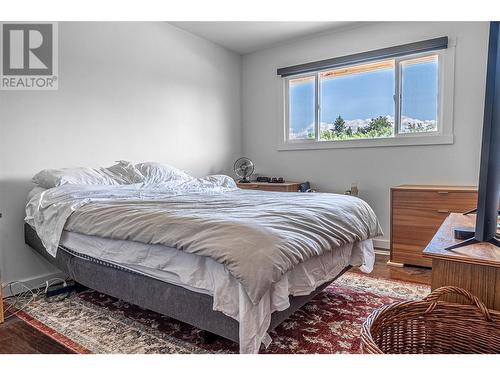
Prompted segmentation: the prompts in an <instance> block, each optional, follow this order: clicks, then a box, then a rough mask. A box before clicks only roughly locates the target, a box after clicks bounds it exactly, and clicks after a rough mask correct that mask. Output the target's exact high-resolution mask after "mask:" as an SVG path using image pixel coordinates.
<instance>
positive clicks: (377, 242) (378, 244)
mask: <svg viewBox="0 0 500 375" xmlns="http://www.w3.org/2000/svg"><path fill="white" fill-rule="evenodd" d="M373 247H374V248H375V249H380V250H387V251H389V250H390V249H391V242H390V241H389V240H383V239H379V238H375V239H373Z"/></svg>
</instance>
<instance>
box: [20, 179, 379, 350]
mask: <svg viewBox="0 0 500 375" xmlns="http://www.w3.org/2000/svg"><path fill="white" fill-rule="evenodd" d="M119 172H120V171H119ZM142 173H143V174H146V173H144V172H142ZM156 177H158V175H156ZM163 179H164V176H162V178H160V182H159V181H153V183H151V181H149V182H148V181H140V182H138V181H137V180H131V181H127V180H125V183H123V181H122V182H121V183H120V184H112V185H111V186H107V185H93V184H85V183H84V184H81V183H76V184H74V183H65V184H59V185H57V186H53V187H51V186H45V187H43V186H38V187H36V188H35V189H34V190H33V191H32V192H31V193H30V196H29V199H28V204H27V208H26V223H25V239H26V243H27V244H28V245H30V246H31V247H32V248H33V249H35V250H36V251H38V252H39V253H40V254H42V256H44V257H45V258H46V259H47V260H49V261H50V262H52V263H53V264H55V265H56V266H57V267H58V268H60V269H61V270H62V271H64V272H65V273H67V274H68V275H69V276H70V277H71V278H73V279H74V280H75V281H77V282H78V283H80V284H83V285H85V286H87V287H90V288H93V289H96V290H98V291H100V292H102V293H106V294H109V295H112V296H114V297H117V298H120V299H123V300H125V301H127V302H130V303H134V304H137V305H139V306H141V307H144V308H148V309H151V310H153V311H156V312H159V313H162V314H164V315H167V316H170V317H172V318H175V319H178V320H180V321H183V322H186V323H189V324H192V325H194V326H196V327H198V328H200V329H202V330H205V331H208V332H211V333H214V334H217V335H220V336H222V337H225V338H228V339H230V340H233V341H235V342H239V344H240V352H241V353H257V352H258V350H259V348H260V346H261V345H262V344H263V345H268V344H269V342H270V337H269V335H268V333H267V332H268V331H270V330H272V329H273V328H275V327H276V326H277V325H279V324H280V323H281V322H283V321H284V320H285V319H286V318H287V317H288V316H290V315H291V314H292V313H293V312H294V311H296V310H297V309H298V308H300V307H301V306H303V305H304V304H305V303H307V301H309V300H310V299H311V298H313V297H314V296H315V295H316V294H317V293H319V292H320V291H321V290H323V289H324V288H325V287H326V286H327V285H329V284H330V283H331V282H332V281H333V280H335V279H336V278H338V277H339V276H340V275H341V274H342V273H343V272H345V271H346V270H347V269H349V268H350V267H351V266H360V267H361V269H362V270H363V271H365V272H369V271H371V268H372V266H373V260H374V254H373V245H372V242H371V238H373V237H375V236H377V235H379V234H380V233H381V231H380V226H379V224H378V221H377V219H376V216H375V215H374V213H373V211H372V210H371V208H370V207H369V206H368V205H367V204H366V203H365V202H363V201H362V200H360V199H357V198H354V197H346V196H342V195H337V194H314V193H313V194H309V193H307V194H298V193H275V192H256V191H244V190H240V189H238V188H237V187H236V186H235V185H234V182H233V181H232V180H231V179H230V178H228V177H227V176H208V177H206V178H202V179H195V178H192V177H185V178H184V177H183V179H182V180H183V181H179V180H175V181H174V182H172V181H171V180H169V181H168V183H165V181H163ZM35 180H36V179H35Z"/></svg>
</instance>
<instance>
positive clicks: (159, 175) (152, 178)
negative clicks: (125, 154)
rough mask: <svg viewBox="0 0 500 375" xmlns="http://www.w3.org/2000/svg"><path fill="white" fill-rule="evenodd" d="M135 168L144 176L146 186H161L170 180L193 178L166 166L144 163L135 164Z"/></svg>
mask: <svg viewBox="0 0 500 375" xmlns="http://www.w3.org/2000/svg"><path fill="white" fill-rule="evenodd" d="M135 167H136V168H137V169H138V170H139V172H140V173H141V174H142V175H143V176H144V182H145V183H146V184H152V185H155V184H161V183H162V182H168V181H172V180H184V181H187V180H191V179H192V178H193V177H192V176H190V175H189V174H187V173H186V172H184V171H181V170H180V169H177V168H175V167H172V166H170V165H167V164H160V163H155V162H144V163H139V164H136V165H135Z"/></svg>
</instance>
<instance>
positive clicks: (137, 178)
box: [32, 160, 144, 189]
mask: <svg viewBox="0 0 500 375" xmlns="http://www.w3.org/2000/svg"><path fill="white" fill-rule="evenodd" d="M32 181H33V182H34V183H35V184H37V185H38V186H41V187H43V188H45V189H50V188H53V187H56V186H61V185H66V184H74V185H122V184H133V183H137V182H142V181H144V177H143V176H142V174H141V173H140V172H139V171H138V170H137V169H136V168H135V167H134V165H133V164H132V163H130V162H126V161H123V160H122V161H119V162H118V164H115V165H113V166H111V167H109V168H89V167H77V168H61V169H44V170H42V171H40V172H38V173H37V174H36V175H35V176H33V179H32Z"/></svg>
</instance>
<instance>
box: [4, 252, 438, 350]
mask: <svg viewBox="0 0 500 375" xmlns="http://www.w3.org/2000/svg"><path fill="white" fill-rule="evenodd" d="M388 260H389V257H388V256H384V255H377V258H376V262H375V267H374V269H373V272H372V273H371V276H373V277H376V278H383V279H392V280H399V281H409V282H416V283H422V284H429V285H430V283H431V270H430V269H426V268H419V267H404V268H397V267H388V266H387V265H386V262H387V261H388ZM350 272H359V271H357V270H353V271H350ZM63 353H71V351H70V350H69V349H67V348H66V347H64V346H63V345H61V344H59V343H58V342H57V341H55V340H53V339H51V338H50V337H48V336H46V335H44V334H43V333H41V332H39V331H37V330H36V329H34V328H32V327H31V326H30V325H29V324H27V323H25V322H24V321H22V320H20V319H19V318H17V317H12V318H9V319H7V320H6V321H5V323H3V324H0V354H63Z"/></svg>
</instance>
